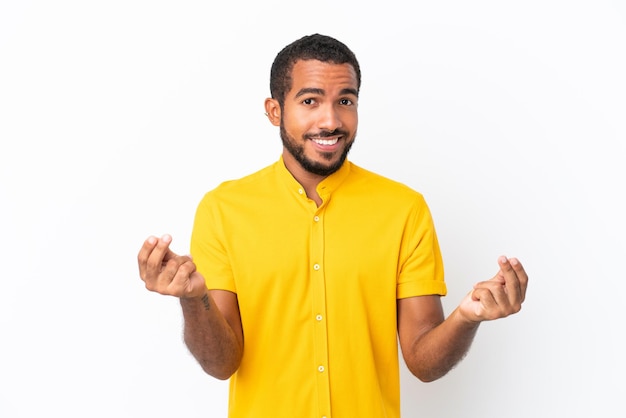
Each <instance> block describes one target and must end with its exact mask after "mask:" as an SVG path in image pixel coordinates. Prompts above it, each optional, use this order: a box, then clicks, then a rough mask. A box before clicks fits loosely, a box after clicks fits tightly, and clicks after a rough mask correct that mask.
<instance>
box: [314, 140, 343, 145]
mask: <svg viewBox="0 0 626 418" xmlns="http://www.w3.org/2000/svg"><path fill="white" fill-rule="evenodd" d="M311 141H313V142H315V143H316V144H319V145H335V144H336V143H337V141H339V138H333V139H322V138H311Z"/></svg>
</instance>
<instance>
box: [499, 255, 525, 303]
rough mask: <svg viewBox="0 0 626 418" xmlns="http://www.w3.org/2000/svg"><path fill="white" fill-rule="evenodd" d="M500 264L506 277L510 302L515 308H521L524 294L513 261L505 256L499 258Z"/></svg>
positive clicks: (506, 287) (503, 275) (505, 284)
mask: <svg viewBox="0 0 626 418" xmlns="http://www.w3.org/2000/svg"><path fill="white" fill-rule="evenodd" d="M498 264H499V265H500V272H501V274H502V277H504V282H505V283H504V286H505V289H506V294H507V296H508V300H509V303H510V304H511V306H512V307H514V309H515V310H519V309H520V308H521V306H520V305H521V303H522V300H523V296H522V289H521V284H520V280H519V278H518V277H517V272H516V271H515V269H513V266H512V265H511V261H510V260H509V259H508V258H507V257H505V256H501V257H499V258H498Z"/></svg>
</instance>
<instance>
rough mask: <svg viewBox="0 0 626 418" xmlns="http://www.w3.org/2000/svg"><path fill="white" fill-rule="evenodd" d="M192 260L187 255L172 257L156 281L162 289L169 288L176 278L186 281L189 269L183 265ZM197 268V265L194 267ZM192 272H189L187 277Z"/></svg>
mask: <svg viewBox="0 0 626 418" xmlns="http://www.w3.org/2000/svg"><path fill="white" fill-rule="evenodd" d="M189 261H191V260H190V258H189V257H187V256H175V257H172V258H170V259H169V260H168V261H167V263H166V264H165V265H164V266H163V269H162V270H161V272H160V273H159V275H158V277H157V281H156V285H157V287H158V288H160V289H167V288H169V287H171V286H172V283H173V282H174V281H175V280H178V281H179V282H180V281H184V280H185V278H186V277H185V271H186V270H188V268H187V269H185V268H183V269H182V270H181V267H182V266H183V265H184V264H185V263H187V262H189ZM194 268H195V267H194ZM189 274H191V273H187V275H186V276H187V278H188V276H189Z"/></svg>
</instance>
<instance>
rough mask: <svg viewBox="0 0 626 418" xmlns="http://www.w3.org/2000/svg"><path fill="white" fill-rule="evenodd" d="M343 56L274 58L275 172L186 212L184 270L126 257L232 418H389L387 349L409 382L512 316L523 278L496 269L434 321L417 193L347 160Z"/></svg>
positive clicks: (351, 88) (323, 52) (312, 50)
mask: <svg viewBox="0 0 626 418" xmlns="http://www.w3.org/2000/svg"><path fill="white" fill-rule="evenodd" d="M360 85H361V72H360V68H359V64H358V62H357V60H356V57H355V56H354V54H353V53H352V52H351V51H350V50H349V49H348V48H347V47H346V46H345V45H344V44H343V43H341V42H339V41H337V40H335V39H333V38H330V37H327V36H322V35H318V34H315V35H311V36H305V37H303V38H301V39H299V40H297V41H295V42H294V43H292V44H290V45H288V46H287V47H285V48H284V49H283V50H282V51H281V52H280V53H279V54H278V55H277V57H276V59H275V61H274V63H273V65H272V69H271V76H270V90H271V98H268V99H266V101H265V110H266V112H267V117H268V118H269V120H270V122H271V123H272V124H273V125H274V126H277V127H279V129H280V136H281V139H282V143H283V152H282V155H281V157H280V159H279V161H277V162H276V163H274V164H272V165H270V166H269V167H266V168H265V169H263V170H260V171H259V172H257V173H254V174H252V175H249V176H247V177H244V178H242V179H239V180H235V181H229V182H225V183H223V184H221V185H220V186H219V187H217V188H216V189H215V190H212V191H210V192H209V193H207V194H206V195H205V197H204V198H203V199H202V201H201V202H200V204H199V206H198V209H197V213H196V218H195V224H194V228H193V233H192V239H191V253H192V256H193V259H192V258H191V257H189V256H182V255H177V254H175V253H174V252H172V251H171V250H170V249H169V245H170V243H171V237H169V236H164V237H162V238H160V239H157V238H155V237H149V238H148V239H147V240H146V242H145V243H144V245H143V247H142V248H141V250H140V252H139V255H138V262H139V270H140V275H141V278H142V279H143V280H144V282H145V285H146V287H147V288H148V289H149V290H151V291H155V292H158V293H161V294H165V295H172V296H176V297H178V298H180V303H181V306H182V311H183V316H184V321H185V326H184V338H185V342H186V344H187V346H188V347H189V350H190V351H191V353H192V354H193V355H194V356H195V358H196V359H197V360H198V362H199V363H200V365H201V366H202V368H203V369H204V370H205V371H206V372H207V373H208V374H210V375H211V376H214V377H216V378H219V379H228V378H230V379H231V380H230V402H229V416H230V417H237V418H238V417H270V416H272V417H290V418H291V417H298V418H302V417H307V418H308V417H311V418H312V417H316V418H321V417H331V416H332V417H340V418H343V417H359V418H366V417H399V416H400V388H399V385H400V383H399V380H400V379H399V366H398V363H399V360H398V346H397V342H398V339H399V342H400V347H401V351H402V355H403V357H404V361H405V362H406V364H407V366H408V368H409V369H410V370H411V372H412V373H413V374H414V375H415V376H417V377H418V378H419V379H421V380H422V381H433V380H435V379H438V378H440V377H442V376H443V375H445V374H446V373H447V372H448V371H449V370H451V369H452V368H453V367H454V366H455V365H456V364H457V363H458V362H459V361H460V360H461V359H462V358H463V356H464V355H465V354H466V352H467V351H468V349H469V346H470V344H471V342H472V339H473V338H474V336H475V334H476V331H477V329H478V327H479V324H480V323H481V322H482V321H487V320H494V319H498V318H503V317H506V316H508V315H510V314H513V313H516V312H518V311H519V310H520V309H521V305H522V302H523V300H524V297H525V293H526V286H527V281H528V278H527V275H526V273H525V271H524V269H523V267H522V265H521V264H520V262H519V261H518V260H517V259H515V258H511V259H507V258H506V257H504V256H502V257H500V258H499V259H498V264H499V270H498V272H497V273H496V275H495V276H494V277H493V278H491V279H490V280H486V281H483V282H480V283H477V284H476V285H475V286H474V288H473V289H472V291H471V292H470V293H469V294H468V295H467V296H466V297H465V298H464V299H463V301H462V302H461V304H460V305H459V306H458V307H457V308H456V309H455V310H454V311H453V312H452V313H451V314H450V315H449V316H448V317H447V318H445V319H444V313H443V309H442V304H441V301H440V297H441V296H443V295H445V294H446V285H445V282H444V279H443V265H442V258H441V254H440V250H439V245H438V242H437V237H436V233H435V229H434V226H433V221H432V218H431V215H430V212H429V210H428V207H427V205H426V203H425V201H424V199H423V197H422V195H421V194H419V193H418V192H416V191H413V190H411V189H410V188H408V187H407V186H405V185H402V184H399V183H397V182H394V181H392V180H389V179H386V178H384V177H381V176H379V175H376V174H374V173H371V172H369V171H366V170H364V169H362V168H360V167H358V166H356V165H354V164H352V163H351V162H350V161H348V160H347V159H346V157H347V155H348V151H349V150H350V147H351V146H352V144H353V142H354V139H355V136H356V132H357V124H358V113H357V103H358V95H359V88H360Z"/></svg>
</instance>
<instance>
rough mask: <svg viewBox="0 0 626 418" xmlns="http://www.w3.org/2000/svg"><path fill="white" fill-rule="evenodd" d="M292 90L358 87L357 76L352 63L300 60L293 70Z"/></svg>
mask: <svg viewBox="0 0 626 418" xmlns="http://www.w3.org/2000/svg"><path fill="white" fill-rule="evenodd" d="M291 80H292V90H294V89H296V90H299V89H300V88H303V87H304V88H320V89H323V88H324V86H327V87H330V86H342V88H344V89H345V88H352V89H355V90H356V88H357V76H356V71H355V70H354V67H352V65H351V64H348V63H344V64H336V63H332V62H322V61H318V60H298V61H296V62H295V63H294V65H293V68H292V70H291Z"/></svg>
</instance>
